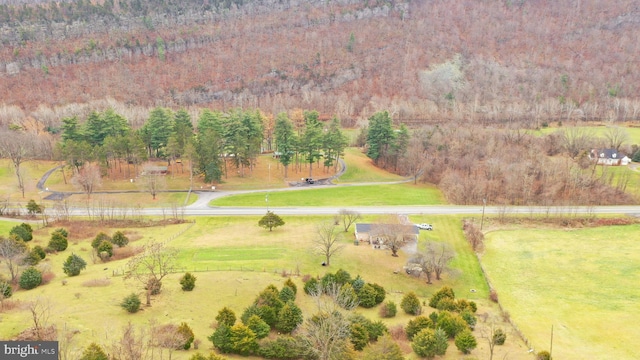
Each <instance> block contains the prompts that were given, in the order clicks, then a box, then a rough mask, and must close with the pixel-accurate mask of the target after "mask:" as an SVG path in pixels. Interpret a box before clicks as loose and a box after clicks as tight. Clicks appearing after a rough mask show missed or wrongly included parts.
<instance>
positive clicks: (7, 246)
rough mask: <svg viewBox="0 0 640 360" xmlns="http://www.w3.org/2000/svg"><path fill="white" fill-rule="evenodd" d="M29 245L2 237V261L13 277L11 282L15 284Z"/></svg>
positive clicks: (0, 249)
mask: <svg viewBox="0 0 640 360" xmlns="http://www.w3.org/2000/svg"><path fill="white" fill-rule="evenodd" d="M27 251H28V250H27V245H26V244H25V243H24V241H22V240H19V239H16V238H14V237H8V238H6V237H4V236H0V259H1V260H3V261H4V263H5V264H6V265H7V269H8V270H9V274H10V276H11V282H13V283H15V282H16V279H17V277H18V269H19V267H20V264H22V260H23V259H24V258H25V256H26V255H27Z"/></svg>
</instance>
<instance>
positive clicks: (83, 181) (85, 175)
mask: <svg viewBox="0 0 640 360" xmlns="http://www.w3.org/2000/svg"><path fill="white" fill-rule="evenodd" d="M71 183H72V184H73V185H74V186H76V187H77V188H79V189H81V190H82V192H84V193H85V194H87V199H89V198H91V194H93V192H94V191H95V189H96V188H98V187H99V186H100V185H101V184H102V177H101V175H100V168H99V167H98V165H96V164H92V163H86V164H84V165H83V166H82V167H81V168H80V170H78V173H77V174H75V175H74V176H73V177H72V178H71Z"/></svg>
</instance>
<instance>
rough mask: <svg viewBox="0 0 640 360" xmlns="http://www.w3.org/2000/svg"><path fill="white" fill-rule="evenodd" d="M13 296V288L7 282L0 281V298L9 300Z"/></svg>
mask: <svg viewBox="0 0 640 360" xmlns="http://www.w3.org/2000/svg"><path fill="white" fill-rule="evenodd" d="M11 295H13V288H12V287H11V284H10V283H9V282H8V281H7V280H0V297H2V299H8V298H10V297H11Z"/></svg>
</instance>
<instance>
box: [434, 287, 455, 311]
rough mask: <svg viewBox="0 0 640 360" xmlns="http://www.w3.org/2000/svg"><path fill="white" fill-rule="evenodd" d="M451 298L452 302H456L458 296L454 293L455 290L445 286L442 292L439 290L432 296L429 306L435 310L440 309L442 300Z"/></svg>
mask: <svg viewBox="0 0 640 360" xmlns="http://www.w3.org/2000/svg"><path fill="white" fill-rule="evenodd" d="M445 298H449V299H451V300H455V298H456V295H455V294H454V292H453V289H452V288H450V287H448V286H443V287H442V288H441V289H440V290H438V291H437V292H436V293H435V294H433V295H432V296H431V299H429V306H431V307H432V308H434V309H437V308H438V303H439V302H440V300H442V299H445Z"/></svg>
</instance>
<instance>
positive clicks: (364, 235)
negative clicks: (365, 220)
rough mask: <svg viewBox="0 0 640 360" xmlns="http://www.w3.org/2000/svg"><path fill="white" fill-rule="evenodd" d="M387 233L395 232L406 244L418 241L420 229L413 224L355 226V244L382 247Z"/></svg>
mask: <svg viewBox="0 0 640 360" xmlns="http://www.w3.org/2000/svg"><path fill="white" fill-rule="evenodd" d="M389 232H395V233H396V235H397V236H402V238H403V239H404V240H405V241H407V242H410V241H418V236H419V235H420V229H418V227H417V226H416V225H413V224H411V225H402V224H356V230H355V236H356V242H358V243H360V242H366V243H370V244H374V245H382V246H383V245H384V242H385V240H386V237H387V236H389Z"/></svg>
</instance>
